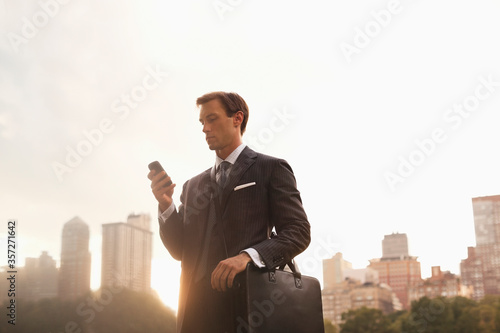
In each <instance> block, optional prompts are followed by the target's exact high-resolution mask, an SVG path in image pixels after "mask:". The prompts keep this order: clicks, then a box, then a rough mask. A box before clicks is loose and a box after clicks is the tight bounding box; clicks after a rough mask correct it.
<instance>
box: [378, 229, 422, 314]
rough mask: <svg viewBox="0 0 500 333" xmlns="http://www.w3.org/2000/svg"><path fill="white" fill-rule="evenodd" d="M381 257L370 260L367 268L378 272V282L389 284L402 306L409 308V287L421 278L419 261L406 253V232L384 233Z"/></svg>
mask: <svg viewBox="0 0 500 333" xmlns="http://www.w3.org/2000/svg"><path fill="white" fill-rule="evenodd" d="M382 253H383V255H382V258H377V259H372V260H370V265H368V267H369V268H372V269H374V270H376V271H377V272H378V274H379V281H380V283H385V284H387V285H389V286H390V287H391V288H392V290H393V291H394V293H395V294H396V296H397V297H398V299H399V301H400V302H401V304H402V306H403V308H405V309H409V308H410V298H409V288H411V287H413V286H415V285H416V284H418V283H419V282H420V281H421V280H422V275H421V273H420V262H418V261H417V257H412V256H409V255H408V239H407V237H406V234H392V235H385V236H384V240H383V241H382Z"/></svg>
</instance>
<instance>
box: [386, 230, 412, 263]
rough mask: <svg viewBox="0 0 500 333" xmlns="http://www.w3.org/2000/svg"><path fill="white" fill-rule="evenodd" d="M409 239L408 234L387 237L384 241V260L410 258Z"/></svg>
mask: <svg viewBox="0 0 500 333" xmlns="http://www.w3.org/2000/svg"><path fill="white" fill-rule="evenodd" d="M408 256H409V254H408V237H407V236H406V234H400V233H395V234H394V233H393V234H391V235H385V236H384V239H383V240H382V258H402V257H408Z"/></svg>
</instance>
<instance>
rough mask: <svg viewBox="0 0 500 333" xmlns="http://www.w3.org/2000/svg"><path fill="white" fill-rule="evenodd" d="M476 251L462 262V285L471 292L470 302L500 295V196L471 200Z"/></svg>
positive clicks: (470, 249) (474, 249)
mask: <svg viewBox="0 0 500 333" xmlns="http://www.w3.org/2000/svg"><path fill="white" fill-rule="evenodd" d="M472 210H473V213H474V229H475V232H476V247H475V248H469V250H468V258H467V259H464V260H462V262H461V264H460V271H461V275H462V283H463V284H464V285H466V286H471V287H473V288H474V291H473V297H472V298H473V299H475V300H479V299H481V298H483V297H484V296H485V295H500V195H495V196H487V197H478V198H473V199H472Z"/></svg>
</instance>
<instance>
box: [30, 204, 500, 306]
mask: <svg viewBox="0 0 500 333" xmlns="http://www.w3.org/2000/svg"><path fill="white" fill-rule="evenodd" d="M488 198H500V195H497V196H489V197H477V198H471V201H472V202H482V201H486V200H487V199H488ZM483 210H484V209H483ZM483 216H484V217H483ZM483 216H482V219H483V220H487V221H490V220H489V219H488V218H487V216H486V215H484V214H483ZM474 222H476V221H474ZM490 224H491V223H490ZM64 226H65V228H67V226H73V228H75V227H76V228H77V229H79V230H81V229H82V227H83V226H86V223H85V222H84V221H83V220H81V219H80V218H79V217H77V216H75V217H74V218H72V219H71V220H69V221H67V222H66V223H65V224H64ZM122 226H123V227H125V229H131V230H132V229H137V231H140V232H141V233H142V232H147V233H148V235H150V236H152V235H153V233H152V232H151V231H149V228H150V216H149V214H145V213H139V214H136V213H130V214H129V215H128V217H127V221H126V222H114V223H103V224H102V230H103V232H104V230H114V229H116V231H118V228H120V229H123V228H122ZM127 226H128V227H127ZM141 230H144V231H141ZM476 230H481V229H480V228H478V226H477V223H476ZM66 233H67V232H66ZM114 233H115V232H114ZM120 234H123V231H122V232H120ZM481 235H483V236H484V232H483V233H481V232H479V237H480V239H481ZM488 235H491V233H488ZM495 235H496V234H495ZM70 236H71V237H75V234H74V232H73V233H71V234H70ZM116 236H117V234H116V233H115V237H116ZM67 237H68V236H66V238H67ZM120 237H122V236H120ZM410 239H411V237H410ZM489 239H491V237H489ZM63 240H64V228H63ZM62 243H63V242H61V244H62ZM66 243H68V242H67V241H66ZM80 243H81V242H80ZM103 243H104V242H103ZM408 243H409V240H408V237H407V234H406V233H399V232H396V233H394V232H393V233H391V234H386V235H383V238H381V239H380V244H381V245H380V249H381V256H380V258H376V257H374V256H371V259H368V260H367V261H368V262H369V263H368V264H367V265H366V266H364V267H354V268H353V265H352V263H350V262H349V261H347V260H344V259H343V253H339V252H337V253H335V254H332V255H331V258H330V257H329V258H325V259H323V260H322V261H323V263H322V274H321V276H317V275H316V276H315V277H316V278H318V279H319V280H320V282H321V283H322V286H323V288H326V287H327V286H328V285H325V283H326V281H325V280H324V277H325V274H331V275H332V279H334V280H336V282H334V280H332V282H330V286H331V285H332V284H335V283H339V282H340V281H339V279H341V278H342V271H338V272H337V271H332V269H333V267H336V266H332V268H331V269H330V270H329V271H328V272H326V271H325V267H327V266H325V265H326V262H332V263H333V261H332V260H335V261H336V262H338V263H339V262H344V263H345V264H338V263H337V264H335V265H340V266H338V267H343V268H342V270H346V271H349V272H350V273H349V274H351V275H353V276H354V275H355V273H354V272H355V271H363V270H366V269H370V267H371V265H373V264H375V263H377V262H380V261H393V260H395V259H397V260H398V261H399V260H409V259H411V260H417V259H416V258H418V256H411V257H409V256H408V254H409V251H408ZM83 246H85V245H84V244H83ZM141 246H142V245H141ZM122 250H125V248H123V249H122ZM94 251H96V249H94ZM127 251H128V250H127ZM469 251H470V250H469ZM91 252H92V251H91ZM120 252H123V251H120ZM42 254H43V255H48V252H47V251H42ZM95 254H97V256H96V255H94V256H92V257H93V258H98V259H97V260H96V261H97V263H99V265H100V266H99V269H96V267H97V263H92V267H93V268H92V269H91V279H92V286H91V289H92V290H97V289H99V288H102V287H103V286H104V285H103V282H102V281H103V270H105V269H106V268H105V265H103V263H102V261H101V260H102V258H103V256H104V254H103V252H102V251H101V252H100V253H95ZM122 254H123V253H122ZM123 255H125V257H126V256H127V255H126V254H123ZM339 255H340V257H338V256H339ZM299 257H300V256H299ZM337 257H338V258H337ZM50 258H51V259H52V256H50ZM56 258H57V257H56ZM150 258H151V257H150ZM335 258H337V259H335ZM27 259H30V260H33V259H34V258H27ZM464 259H466V257H464V258H463V259H462V261H463V260H464ZM53 260H54V262H59V265H58V266H57V268H58V270H59V269H60V261H58V260H57V259H53ZM339 260H340V261H339ZM151 262H152V258H151ZM417 263H418V275H419V279H422V280H424V279H428V278H432V277H433V276H434V274H435V272H434V268H436V267H441V265H433V266H432V268H433V270H432V272H431V274H430V275H429V276H424V275H422V274H421V270H420V264H421V263H420V262H418V261H417ZM299 264H300V260H299ZM141 265H142V264H141ZM108 268H109V267H108ZM108 271H110V272H111V271H113V272H114V271H116V269H115V270H112V269H111V270H110V269H108ZM140 271H141V272H142V271H143V269H140ZM120 272H121V271H120ZM123 273H124V272H121V273H120V277H123V276H128V275H130V276H133V277H134V278H136V277H137V273H136V274H133V273H127V274H123ZM453 273H456V274H457V275H458V276H460V274H461V272H460V271H458V272H452V274H453ZM149 274H150V273H149ZM363 274H365V273H363ZM379 274H380V273H377V275H376V279H377V281H378V279H379ZM154 276H155V274H153V275H150V278H149V281H152V279H151V278H152V277H154ZM156 278H158V279H160V276H159V275H158V274H156ZM113 279H115V280H116V276H113V277H111V280H113ZM111 280H110V281H111ZM98 281H99V282H100V284H99V285H97V282H98ZM115 282H116V281H115ZM129 282H130V281H129ZM120 285H122V283H120ZM129 287H130V288H131V289H134V287H133V284H130V285H129ZM158 287H160V288H158ZM148 288H149V287H148ZM151 289H152V290H155V291H156V292H158V294H159V295H158V296H159V297H160V298H161V299H162V301H163V302H164V303H165V304H166V305H168V306H170V307H171V308H173V309H176V306H175V303H174V299H176V298H175V297H174V295H175V296H176V295H177V293H178V290H177V289H176V288H170V290H169V292H168V293H169V295H165V294H162V293H161V292H160V291H161V286H160V285H157V286H156V288H155V286H154V285H151ZM138 290H142V287H140V288H139V289H138ZM172 292H173V293H172ZM405 302H407V301H406V298H404V299H403V305H404V304H405Z"/></svg>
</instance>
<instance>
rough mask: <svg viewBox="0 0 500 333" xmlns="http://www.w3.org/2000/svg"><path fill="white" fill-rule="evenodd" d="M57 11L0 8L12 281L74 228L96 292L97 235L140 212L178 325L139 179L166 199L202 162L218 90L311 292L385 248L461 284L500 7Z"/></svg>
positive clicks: (158, 5) (229, 1) (3, 203)
mask: <svg viewBox="0 0 500 333" xmlns="http://www.w3.org/2000/svg"><path fill="white" fill-rule="evenodd" d="M59 1H61V2H67V3H65V4H59V2H56V0H41V1H40V2H39V1H35V0H30V1H28V0H18V1H0V29H1V30H0V31H1V36H2V37H1V38H0V152H1V161H2V162H1V164H0V221H5V223H3V225H4V226H5V227H4V228H5V230H0V232H1V233H2V235H3V237H2V239H3V241H5V234H6V231H7V227H6V225H7V220H8V219H9V218H15V219H17V220H18V221H19V228H18V237H19V248H20V250H19V264H20V265H22V264H24V258H25V257H38V256H39V255H40V253H41V251H43V250H46V251H48V252H49V254H50V255H51V256H53V257H54V258H55V259H57V260H58V259H59V256H60V238H61V232H62V227H63V224H64V223H65V222H67V221H69V220H70V219H71V218H73V217H74V216H79V217H81V218H82V219H83V220H84V221H85V222H86V223H88V224H89V226H90V230H91V235H92V236H91V237H92V238H91V251H92V255H93V257H92V259H93V265H92V267H93V280H92V286H93V288H98V287H99V283H100V279H99V274H100V272H99V270H100V246H101V237H100V233H101V224H103V223H110V222H118V221H125V220H126V218H127V216H128V214H130V213H132V212H135V213H149V214H151V216H152V220H153V223H152V225H153V231H154V261H153V281H152V282H153V287H154V288H155V289H156V290H157V291H158V292H159V294H160V296H161V297H162V299H163V300H164V301H165V302H166V303H167V304H168V305H169V306H171V307H172V308H174V309H175V308H176V307H177V286H178V274H179V264H178V263H177V262H175V261H174V260H173V259H171V258H170V256H169V254H168V252H167V251H166V250H165V249H164V248H163V247H162V245H161V242H160V239H159V236H158V231H157V227H156V204H155V200H154V198H153V196H152V194H151V192H150V188H149V181H148V180H147V178H146V174H147V164H148V163H149V162H151V161H153V160H159V161H161V163H162V164H163V165H164V167H165V169H166V170H167V172H168V173H169V174H170V175H171V176H172V177H173V179H174V181H175V182H176V183H177V184H178V191H177V192H176V197H177V198H178V196H179V194H180V191H179V190H180V188H181V185H182V184H183V183H184V182H185V181H186V180H187V179H189V178H190V177H192V176H194V175H195V174H197V173H199V172H201V171H203V170H205V169H206V168H209V167H210V166H212V164H213V163H214V154H213V152H211V151H209V150H208V148H207V146H206V143H205V142H204V136H203V134H202V132H201V126H200V125H199V122H198V110H197V108H196V106H195V100H196V98H197V97H198V96H200V95H202V94H204V93H206V92H209V91H214V90H226V91H235V92H238V93H239V94H241V95H242V96H243V97H244V98H245V99H246V101H247V103H248V104H249V106H250V121H249V123H248V129H247V133H246V134H245V137H244V139H245V141H246V142H247V143H248V144H249V145H250V146H251V147H253V148H255V149H256V150H258V151H260V152H263V153H267V154H271V155H275V156H279V157H282V158H285V159H286V160H288V161H289V162H290V164H291V165H292V168H293V169H294V172H295V175H296V178H297V183H298V187H299V189H300V191H301V193H302V199H303V202H304V206H305V209H306V212H307V213H308V216H309V219H310V222H311V225H312V232H313V242H312V244H311V246H310V247H309V249H308V250H307V251H306V252H305V253H304V254H302V255H301V256H300V258H299V264H300V263H301V266H302V271H303V273H306V274H309V275H313V276H316V277H318V278H319V279H320V280H322V270H321V260H322V259H324V258H327V257H330V256H332V255H333V254H334V253H335V252H338V251H340V252H342V253H343V254H344V258H345V259H346V260H348V261H350V262H352V263H353V266H354V268H364V267H366V265H367V264H368V260H369V259H372V258H377V257H380V256H381V254H382V251H381V240H382V239H383V237H384V235H385V234H390V233H392V232H401V233H406V234H407V235H408V238H409V243H410V254H411V255H414V256H418V257H419V261H420V262H421V265H422V276H423V277H428V276H430V267H431V266H436V265H440V266H441V267H442V269H443V270H451V271H452V272H453V273H459V264H460V260H461V259H464V258H466V256H467V246H473V245H475V238H474V224H473V218H472V205H471V198H473V197H476V196H485V195H495V194H500V178H499V177H498V170H500V158H499V157H498V142H500V131H499V130H498V126H499V123H500V114H499V112H498V109H499V106H500V63H499V62H498V59H500V44H499V43H498V31H500V20H498V13H499V10H500V3H499V2H498V1H493V0H478V1H461V0H459V1H457V0H454V1H451V0H443V1H430V0H416V1H411V0H401V1H397V0H380V1H379V0H377V1H367V0H362V1H314V0H313V1H283V0H280V1H258V0H253V1H244V0H221V1H214V0H206V1H186V0H185V1H165V0H162V1H160V0H157V1H145V0H142V1H123V0H121V1H118V0H115V1H112V0H110V1H95V0H92V1H80V0H72V1H66V0H65V1H62V0H59ZM216 7H217V8H216ZM151 72H156V74H155V76H154V77H153V76H151V74H150V73H151ZM488 82H489V83H488ZM146 88H147V89H146ZM127 95H128V96H130V95H132V97H130V99H131V100H129V101H126V98H127ZM127 103H128V105H127ZM99 127H101V131H105V132H106V133H104V134H103V135H102V137H100V136H99V135H98V134H97V132H96V129H97V128H99ZM85 133H87V135H88V133H90V134H91V135H93V136H92V138H93V139H92V140H93V141H94V143H91V142H90V141H89V140H88V139H87V135H86V134H85ZM432 139H433V140H434V143H432V144H431V143H429V142H430V141H429V140H432ZM416 142H420V144H419V145H420V146H421V147H420V148H419V145H417V143H416ZM78 150H79V151H80V152H83V153H82V154H85V155H86V156H83V157H81V160H77V159H76V157H75V156H72V157H69V155H71V153H69V151H77V152H78ZM403 160H405V161H406V162H403ZM68 161H69V162H68ZM68 163H69V164H71V165H69V164H68ZM408 163H413V164H415V165H416V166H411V165H410V164H408ZM54 165H57V167H58V170H59V171H58V172H56V171H55V169H54ZM63 165H64V166H63ZM64 167H65V168H66V169H64ZM70 170H71V172H69V171H70ZM388 175H389V176H388ZM387 177H390V179H391V181H392V183H390V182H389V181H388V180H387ZM391 184H392V186H391ZM177 202H178V201H177ZM2 248H6V247H5V246H3V247H2ZM5 256H6V255H5Z"/></svg>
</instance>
